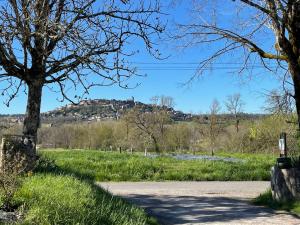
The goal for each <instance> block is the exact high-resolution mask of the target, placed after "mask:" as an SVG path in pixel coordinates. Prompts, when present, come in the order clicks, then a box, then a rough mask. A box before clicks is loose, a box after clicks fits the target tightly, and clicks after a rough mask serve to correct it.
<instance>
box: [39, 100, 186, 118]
mask: <svg viewBox="0 0 300 225" xmlns="http://www.w3.org/2000/svg"><path fill="white" fill-rule="evenodd" d="M136 106H139V107H140V108H142V109H143V110H144V112H151V111H153V110H154V107H156V106H154V105H152V104H145V103H142V102H138V101H134V100H133V99H132V100H115V99H112V100H107V99H94V100H83V101H81V102H79V103H78V104H77V105H74V104H69V105H66V106H63V107H60V108H58V109H55V110H52V111H49V112H47V113H43V114H42V120H43V122H51V121H52V122H55V121H60V122H62V121H65V122H71V121H101V120H118V119H120V118H121V117H122V116H123V115H124V114H126V112H128V111H129V110H131V109H133V108H134V107H136ZM161 108H162V107H161ZM164 108H165V109H166V110H167V111H168V112H169V113H170V116H171V118H172V119H173V120H174V121H187V120H190V119H191V118H192V115H191V114H186V113H183V112H181V111H176V110H174V109H173V108H169V107H164Z"/></svg>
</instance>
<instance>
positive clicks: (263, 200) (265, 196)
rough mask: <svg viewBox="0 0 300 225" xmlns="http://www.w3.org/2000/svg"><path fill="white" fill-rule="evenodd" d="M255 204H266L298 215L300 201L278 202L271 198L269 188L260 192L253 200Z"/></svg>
mask: <svg viewBox="0 0 300 225" xmlns="http://www.w3.org/2000/svg"><path fill="white" fill-rule="evenodd" d="M253 203H254V204H255V205H262V206H268V207H270V208H272V209H276V210H286V211H289V212H293V213H295V214H298V215H300V201H288V202H278V201H276V200H274V199H273V198H272V192H271V190H267V191H266V192H265V193H262V194H260V195H259V196H258V197H257V198H255V199H254V200H253Z"/></svg>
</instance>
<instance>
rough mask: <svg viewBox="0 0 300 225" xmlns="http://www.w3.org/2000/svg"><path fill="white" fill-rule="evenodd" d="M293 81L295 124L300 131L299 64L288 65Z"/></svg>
mask: <svg viewBox="0 0 300 225" xmlns="http://www.w3.org/2000/svg"><path fill="white" fill-rule="evenodd" d="M289 70H290V72H291V74H292V77H293V82H294V91H295V93H294V99H295V103H296V111H297V126H298V132H299V131H300V68H299V66H298V65H297V66H292V65H290V68H289Z"/></svg>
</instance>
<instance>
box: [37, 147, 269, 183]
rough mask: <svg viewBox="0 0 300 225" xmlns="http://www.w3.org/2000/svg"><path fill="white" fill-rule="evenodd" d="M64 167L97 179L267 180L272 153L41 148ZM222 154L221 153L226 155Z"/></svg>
mask: <svg viewBox="0 0 300 225" xmlns="http://www.w3.org/2000/svg"><path fill="white" fill-rule="evenodd" d="M41 154H42V155H43V156H44V157H47V158H50V159H53V160H55V163H56V164H57V165H58V166H59V167H60V168H63V170H64V171H69V172H71V173H76V174H77V175H79V176H84V177H90V178H91V179H94V180H97V181H165V180H178V181H211V180H220V181H229V180H232V181H242V180H269V179H270V172H269V171H270V168H271V166H272V165H274V163H275V157H274V156H272V155H263V154H256V155H253V154H234V155H230V156H232V157H237V158H241V159H243V161H241V162H225V161H209V160H176V159H173V158H170V157H158V158H146V157H144V156H142V155H139V154H133V155H129V154H120V153H112V152H101V151H96V150H42V151H41ZM227 155H228V153H227V154H225V153H224V154H222V156H227Z"/></svg>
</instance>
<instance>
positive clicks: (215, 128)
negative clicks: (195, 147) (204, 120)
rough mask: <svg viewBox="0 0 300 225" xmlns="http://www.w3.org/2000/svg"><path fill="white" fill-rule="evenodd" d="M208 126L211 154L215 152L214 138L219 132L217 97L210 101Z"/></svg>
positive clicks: (218, 104) (219, 107)
mask: <svg viewBox="0 0 300 225" xmlns="http://www.w3.org/2000/svg"><path fill="white" fill-rule="evenodd" d="M209 109H210V126H209V137H210V142H211V143H210V144H211V155H212V156H213V155H214V154H215V153H214V151H215V144H216V138H217V136H218V135H219V133H220V126H219V124H218V118H217V115H218V114H219V112H220V110H221V106H220V103H219V101H218V100H217V99H214V100H213V102H212V103H211V105H210V107H209Z"/></svg>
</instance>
